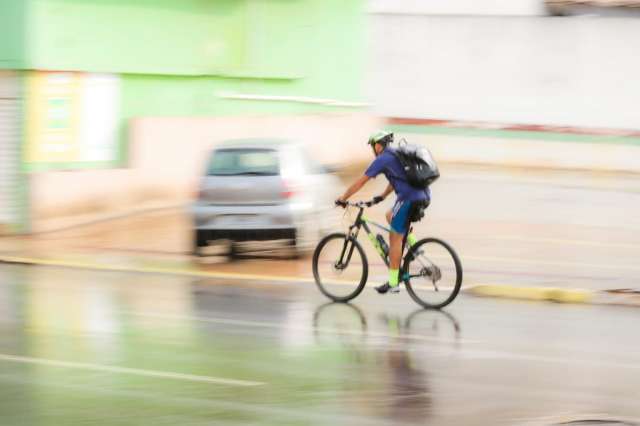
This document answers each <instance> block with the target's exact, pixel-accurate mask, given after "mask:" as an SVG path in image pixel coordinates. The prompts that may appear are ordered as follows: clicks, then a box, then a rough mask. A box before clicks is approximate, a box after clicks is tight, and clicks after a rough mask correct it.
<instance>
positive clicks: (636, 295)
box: [0, 238, 640, 307]
mask: <svg viewBox="0 0 640 426" xmlns="http://www.w3.org/2000/svg"><path fill="white" fill-rule="evenodd" d="M80 246H82V241H81V240H73V239H72V238H68V239H66V240H50V241H34V239H29V238H4V239H0V264H20V265H38V266H50V267H63V268H73V269H85V270H94V271H104V272H130V273H131V272H132V273H141V274H168V275H179V276H189V277H198V278H213V279H228V280H242V281H245V282H246V281H249V282H256V283H260V282H287V283H300V284H305V285H313V284H314V279H313V274H312V271H311V259H310V258H305V259H302V260H288V259H287V256H286V255H287V253H286V252H283V251H282V250H280V251H278V250H275V251H273V252H272V255H269V254H268V253H267V254H265V253H262V254H261V255H260V256H257V257H250V256H249V257H245V258H244V260H241V261H238V262H229V261H228V260H227V258H226V257H224V256H207V257H203V258H197V257H193V256H190V255H188V254H180V253H167V252H165V253H163V252H151V251H146V252H145V251H137V250H118V249H113V250H108V249H107V250H105V249H92V248H81V247H80ZM378 272H380V271H378ZM375 283H376V281H375V278H372V276H371V275H370V279H369V283H368V285H372V284H375ZM462 291H463V293H465V294H468V295H473V296H479V297H491V298H503V299H515V300H528V301H535V302H541V301H548V302H556V303H566V304H588V305H615V306H631V307H640V291H637V290H632V289H627V290H620V289H610V290H604V291H603V290H595V289H580V288H559V287H546V286H538V285H526V284H523V285H507V284H479V283H476V282H469V281H464V282H463V288H462Z"/></svg>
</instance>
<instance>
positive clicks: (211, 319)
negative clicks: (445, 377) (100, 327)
mask: <svg viewBox="0 0 640 426" xmlns="http://www.w3.org/2000/svg"><path fill="white" fill-rule="evenodd" d="M127 315H131V316H135V317H143V318H144V317H147V318H159V319H167V320H179V321H197V322H208V323H212V324H223V325H235V326H239V327H256V328H272V329H285V330H294V331H306V332H310V333H313V332H320V333H326V334H335V335H351V336H360V337H375V338H385V339H401V340H402V339H404V340H416V341H423V342H436V343H451V342H452V341H455V342H456V343H467V344H470V343H480V341H477V340H466V339H457V338H448V339H447V338H440V337H432V336H423V335H418V334H406V333H399V334H397V335H396V334H389V333H380V332H376V331H369V330H362V331H354V330H346V329H337V328H328V327H313V326H303V325H297V326H295V325H288V324H286V325H285V324H281V323H273V322H263V321H261V322H258V321H245V320H234V319H229V318H216V317H197V316H190V315H170V314H158V313H152V312H149V313H136V312H128V313H127Z"/></svg>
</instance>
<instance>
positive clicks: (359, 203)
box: [336, 200, 376, 209]
mask: <svg viewBox="0 0 640 426" xmlns="http://www.w3.org/2000/svg"><path fill="white" fill-rule="evenodd" d="M374 204H376V203H374V202H373V201H357V202H355V203H352V202H350V201H338V200H336V206H340V207H343V208H344V207H358V208H361V209H363V208H365V207H371V206H373V205H374Z"/></svg>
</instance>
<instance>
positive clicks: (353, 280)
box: [313, 202, 462, 309]
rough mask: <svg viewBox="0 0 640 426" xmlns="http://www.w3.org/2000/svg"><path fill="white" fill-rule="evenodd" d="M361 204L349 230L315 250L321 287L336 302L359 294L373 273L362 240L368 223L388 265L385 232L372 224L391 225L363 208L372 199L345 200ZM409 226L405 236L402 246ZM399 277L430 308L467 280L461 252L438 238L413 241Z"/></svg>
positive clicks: (441, 304)
mask: <svg viewBox="0 0 640 426" xmlns="http://www.w3.org/2000/svg"><path fill="white" fill-rule="evenodd" d="M345 205H346V206H348V207H355V208H357V209H358V215H357V217H356V219H355V222H354V223H353V225H351V226H350V227H349V231H348V233H347V234H344V233H334V234H330V235H327V236H326V237H325V238H323V239H322V240H321V241H320V243H318V246H317V247H316V250H315V252H314V254H313V276H314V278H315V281H316V284H317V285H318V288H319V289H320V291H321V292H322V293H323V294H324V295H325V296H327V297H328V298H329V299H331V300H333V301H335V302H348V301H349V300H351V299H353V298H354V297H356V296H358V295H359V294H360V292H362V289H363V288H364V286H365V284H366V283H367V278H368V274H369V263H368V260H367V256H366V254H365V252H364V250H363V248H362V246H361V245H360V243H359V242H358V233H359V232H360V229H361V228H364V230H365V232H366V234H367V236H368V237H369V240H370V241H371V243H372V244H373V246H374V248H375V249H376V251H377V252H378V254H379V255H380V257H381V258H382V260H383V261H384V263H385V264H386V265H387V266H388V265H389V260H388V257H389V256H388V255H389V250H388V245H387V243H386V241H385V239H384V237H383V236H382V235H380V234H378V235H374V233H373V232H372V231H371V228H370V227H369V224H371V225H373V226H375V227H378V228H380V229H382V230H385V231H387V232H388V231H389V229H388V228H387V227H385V226H383V225H380V224H378V223H375V222H373V221H371V220H370V219H369V218H367V217H366V216H365V215H364V209H365V208H366V207H371V206H372V205H373V202H358V203H345ZM410 232H411V228H409V229H408V231H407V233H406V234H405V236H404V240H403V241H404V243H403V252H404V249H405V246H406V242H407V241H406V240H407V235H408V234H409V233H410ZM400 281H401V282H403V283H404V284H405V287H406V288H407V291H408V292H409V295H410V296H411V298H412V299H413V300H414V301H416V302H417V303H418V304H420V305H421V306H423V307H425V308H434V309H440V308H442V307H444V306H446V305H448V304H449V303H451V302H453V300H454V299H455V298H456V296H457V295H458V292H459V291H460V287H461V285H462V265H461V263H460V259H459V258H458V255H457V254H456V252H455V251H454V250H453V248H452V247H451V246H450V245H449V244H447V243H446V242H444V241H442V240H439V239H436V238H424V239H422V240H419V241H409V249H408V250H407V251H406V253H405V254H404V257H403V260H402V262H401V268H400Z"/></svg>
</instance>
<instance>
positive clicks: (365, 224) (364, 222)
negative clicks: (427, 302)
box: [336, 205, 419, 281]
mask: <svg viewBox="0 0 640 426" xmlns="http://www.w3.org/2000/svg"><path fill="white" fill-rule="evenodd" d="M357 207H358V216H357V217H356V220H355V221H354V223H353V225H351V226H349V233H348V235H349V237H351V238H353V239H354V240H357V239H358V234H359V233H360V229H361V228H364V230H365V232H366V233H367V237H368V238H369V241H371V244H373V247H374V248H375V250H376V252H377V253H378V255H379V256H380V258H381V259H382V261H383V262H384V264H385V265H386V266H387V268H388V267H389V255H388V253H386V252H385V251H384V249H383V248H382V246H381V245H380V242H379V241H378V239H377V238H376V235H375V234H374V233H373V232H372V230H371V228H370V227H369V225H372V226H375V227H376V228H379V229H382V230H383V231H386V232H391V229H390V228H387V227H386V226H383V225H381V224H379V223H377V222H374V221H372V220H371V219H369V218H368V217H367V216H366V215H365V214H364V209H365V207H364V206H361V205H360V206H357ZM412 229H413V227H409V229H408V230H407V232H406V233H405V234H404V238H403V239H402V254H401V258H402V257H404V248H405V246H406V241H407V235H409V233H410V232H411V231H412ZM345 254H347V259H346V262H344V256H345ZM352 255H353V244H351V246H350V247H349V239H347V240H345V243H344V246H343V247H342V253H341V254H340V258H339V260H338V263H337V264H336V266H338V267H342V268H346V267H347V266H348V265H349V262H350V261H351V256H352ZM414 276H419V275H408V274H403V275H402V279H403V281H404V280H407V279H410V278H412V277H414Z"/></svg>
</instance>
